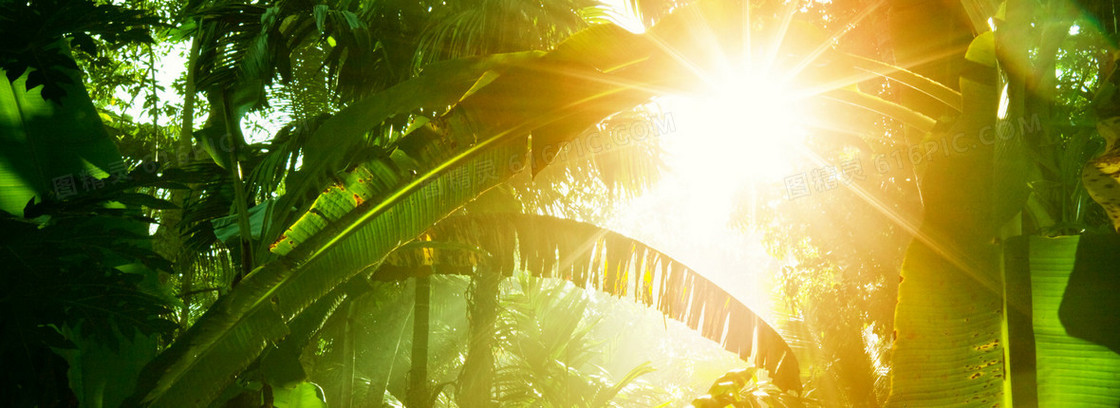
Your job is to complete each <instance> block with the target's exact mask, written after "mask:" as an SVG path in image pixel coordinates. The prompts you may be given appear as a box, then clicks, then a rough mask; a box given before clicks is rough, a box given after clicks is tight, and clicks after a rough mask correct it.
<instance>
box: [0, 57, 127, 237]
mask: <svg viewBox="0 0 1120 408" xmlns="http://www.w3.org/2000/svg"><path fill="white" fill-rule="evenodd" d="M66 73H67V74H68V75H69V76H70V78H71V79H72V80H73V82H72V83H70V84H68V85H65V86H64V87H63V89H64V90H65V93H66V96H65V97H63V98H62V100H61V101H62V103H61V104H56V103H53V102H48V101H47V100H45V99H43V97H42V96H40V92H41V90H42V88H34V89H30V90H28V89H26V88H25V84H26V81H27V78H28V74H26V73H25V74H24V75H21V76H19V77H18V78H17V79H16V80H15V81H14V82H8V79H7V78H8V77H9V76H10V75H0V210H2V211H7V212H9V213H12V214H16V215H22V214H23V208H24V206H25V205H27V203H28V201H29V200H31V199H32V198H33V197H35V198H37V199H38V201H45V200H60V199H66V198H72V197H77V196H79V195H82V194H84V193H89V192H92V191H95V190H96V189H98V188H99V187H98V186H103V185H104V182H103V181H94V180H95V179H102V178H104V177H107V176H108V175H109V174H110V173H112V172H113V169H114V166H123V164H124V163H123V162H121V158H120V153H119V152H117V146H116V145H115V144H114V143H113V141H112V139H110V138H109V136H108V134H107V133H105V129H104V127H103V126H102V125H101V119H100V117H99V116H98V115H97V112H96V111H95V110H94V108H93V104H92V103H91V102H90V100H89V95H88V94H86V92H85V89H84V88H82V87H81V85H80V84H81V81H80V79H79V76H78V72H77V71H76V70H67V71H66ZM7 74H10V72H9V73H7ZM63 147H65V148H63ZM122 170H123V168H122Z"/></svg>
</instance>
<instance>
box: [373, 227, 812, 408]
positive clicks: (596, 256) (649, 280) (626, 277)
mask: <svg viewBox="0 0 1120 408" xmlns="http://www.w3.org/2000/svg"><path fill="white" fill-rule="evenodd" d="M425 236H426V238H427V239H431V240H435V241H438V242H449V243H458V244H460V245H459V246H452V245H441V246H434V247H433V246H425V247H423V248H421V249H418V250H415V251H399V252H397V253H395V254H393V255H392V256H390V257H389V259H388V260H387V261H386V264H385V265H382V267H381V268H380V269H378V271H377V272H375V273H374V274H373V276H372V278H373V279H377V280H381V279H388V278H390V277H396V278H403V277H409V276H416V275H417V274H419V273H423V272H424V271H425V270H427V268H429V266H428V265H425V263H426V262H436V263H437V264H438V266H439V267H438V270H441V271H462V272H461V273H470V271H471V270H472V267H473V266H474V265H478V264H484V265H486V267H487V268H497V269H498V270H500V271H501V272H502V274H504V275H506V276H510V275H512V274H513V272H514V271H515V270H518V269H519V270H525V271H529V272H530V273H532V274H534V275H536V276H540V277H547V278H560V279H565V280H568V281H571V282H573V283H575V284H576V286H579V287H582V288H587V289H595V290H600V291H603V292H606V293H609V294H611V295H614V296H618V297H621V298H628V299H631V300H633V301H635V302H638V303H642V304H645V305H647V306H651V307H655V308H657V310H659V311H660V312H662V313H664V314H665V315H666V316H668V317H669V318H672V319H674V320H678V321H680V322H683V323H685V324H688V325H689V327H691V328H692V329H694V330H696V331H697V332H699V333H700V334H701V335H703V336H704V337H705V338H707V339H709V340H712V341H714V342H717V343H719V344H720V345H721V346H723V347H724V348H725V349H726V350H727V351H730V352H732V353H735V354H736V355H738V356H739V357H740V358H741V359H743V360H744V361H749V362H752V363H753V364H755V366H757V367H763V368H765V369H766V370H767V371H769V372H770V375H771V378H773V380H774V383H775V384H776V385H778V386H780V387H782V388H783V389H789V390H800V389H801V381H800V372H799V366H798V364H797V357H796V356H795V355H794V354H793V351H792V350H791V349H790V347H789V345H788V344H787V343H786V342H785V340H784V339H783V338H782V337H781V335H779V334H778V332H777V331H776V330H774V329H773V328H772V327H771V326H770V325H768V324H767V323H766V322H765V321H763V320H762V318H761V317H759V316H758V315H756V314H755V313H754V312H752V311H751V310H750V309H749V308H747V307H746V306H745V305H743V303H742V302H740V301H739V300H738V299H736V298H735V297H734V296H732V295H731V294H729V293H727V292H726V291H724V290H723V289H721V288H719V287H718V286H717V285H715V284H714V283H712V282H711V281H709V280H707V279H705V278H704V277H703V276H702V275H701V274H699V273H698V272H696V271H695V270H693V269H691V268H689V267H687V266H686V265H684V264H683V263H681V262H680V261H678V260H675V259H673V258H672V257H671V256H669V255H667V254H665V253H663V252H660V251H658V250H657V249H655V248H652V247H650V246H648V245H646V244H644V243H642V242H640V241H638V240H635V239H633V238H629V237H626V236H625V235H622V234H619V233H617V232H613V231H610V230H608V229H605V228H601V227H599V226H596V225H593V224H589V223H584V222H579V221H573V220H567V219H562V218H556V217H551V216H546V215H532V214H500V213H495V214H472V215H461V216H460V215H457V216H452V217H448V218H447V219H445V220H444V221H442V222H440V223H439V224H437V225H436V226H435V227H433V228H432V229H431V230H429V231H428V232H426V233H425ZM464 248H474V249H473V250H465V249H464ZM480 254H483V255H480Z"/></svg>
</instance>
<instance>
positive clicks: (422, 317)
mask: <svg viewBox="0 0 1120 408" xmlns="http://www.w3.org/2000/svg"><path fill="white" fill-rule="evenodd" d="M431 279H432V278H431V276H429V275H424V276H417V277H416V299H415V302H414V304H413V320H412V371H410V372H409V385H408V406H409V408H428V407H431V406H432V400H431V395H430V391H429V390H428V333H429V327H428V326H429V318H428V311H429V308H430V307H431V304H430V302H431V295H432V282H431Z"/></svg>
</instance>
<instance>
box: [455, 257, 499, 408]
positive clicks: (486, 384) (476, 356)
mask: <svg viewBox="0 0 1120 408" xmlns="http://www.w3.org/2000/svg"><path fill="white" fill-rule="evenodd" d="M499 283H501V274H500V273H499V272H498V271H496V270H493V271H491V270H484V269H482V268H479V269H478V270H477V272H476V275H475V278H474V280H473V281H472V282H471V288H470V296H469V297H468V299H467V302H468V303H467V308H468V313H469V315H468V317H469V319H470V330H469V332H468V336H469V337H468V340H467V342H468V343H467V359H466V361H465V362H464V363H463V371H462V372H461V373H460V374H459V393H458V399H459V406H461V407H478V408H489V407H492V406H494V402H493V401H494V395H493V383H494V330H495V323H496V321H497V318H498V292H499V290H498V289H499V288H498V284H499Z"/></svg>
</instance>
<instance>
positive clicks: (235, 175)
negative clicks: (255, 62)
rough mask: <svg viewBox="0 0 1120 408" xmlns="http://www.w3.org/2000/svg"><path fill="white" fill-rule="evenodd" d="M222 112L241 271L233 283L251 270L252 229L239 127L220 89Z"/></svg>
mask: <svg viewBox="0 0 1120 408" xmlns="http://www.w3.org/2000/svg"><path fill="white" fill-rule="evenodd" d="M219 92H221V93H222V99H221V101H222V106H221V109H222V114H223V115H224V116H225V124H226V137H227V138H229V146H230V149H229V173H230V174H229V176H230V180H231V181H232V182H233V197H234V198H233V199H234V201H235V202H234V205H235V208H236V209H237V229H238V236H239V237H240V243H241V271H240V273H238V274H237V277H235V278H234V282H233V283H234V284H237V282H240V281H241V278H244V277H245V276H246V275H248V274H249V272H250V271H252V270H253V243H252V242H253V230H252V228H251V227H250V225H249V197H248V196H247V195H246V193H245V183H244V179H243V174H242V171H241V161H240V160H239V159H238V156H239V152H238V148H239V147H240V146H239V143H238V142H239V141H241V140H244V138H243V137H241V127H240V125H239V124H238V122H237V121H235V120H234V118H233V107H232V106H231V105H230V103H229V91H228V90H221V91H219Z"/></svg>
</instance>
